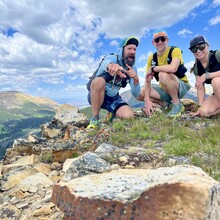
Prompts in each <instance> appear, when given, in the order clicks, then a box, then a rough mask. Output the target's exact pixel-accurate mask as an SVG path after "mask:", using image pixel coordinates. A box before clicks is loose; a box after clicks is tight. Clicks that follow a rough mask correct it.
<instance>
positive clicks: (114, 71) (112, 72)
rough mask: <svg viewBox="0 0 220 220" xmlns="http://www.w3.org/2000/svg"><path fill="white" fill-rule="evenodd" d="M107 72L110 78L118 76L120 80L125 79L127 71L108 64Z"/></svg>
mask: <svg viewBox="0 0 220 220" xmlns="http://www.w3.org/2000/svg"><path fill="white" fill-rule="evenodd" d="M107 71H108V73H109V74H110V75H111V76H115V75H118V76H120V77H121V78H126V73H127V70H125V69H124V68H123V67H121V66H120V65H118V64H116V63H110V64H109V65H108V67H107Z"/></svg>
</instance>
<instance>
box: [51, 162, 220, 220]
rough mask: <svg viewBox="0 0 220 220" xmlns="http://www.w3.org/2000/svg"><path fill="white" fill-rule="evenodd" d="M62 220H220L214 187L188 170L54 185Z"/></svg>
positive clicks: (123, 173) (114, 174)
mask: <svg viewBox="0 0 220 220" xmlns="http://www.w3.org/2000/svg"><path fill="white" fill-rule="evenodd" d="M52 202H54V203H55V204H56V205H57V206H58V208H59V209H60V210H61V211H63V213H64V216H65V219H66V220H70V219H75V220H80V219H90V220H93V219H103V220H104V219H123V220H130V219H135V220H143V219H152V220H153V219H155V220H165V219H169V220H171V219H195V220H204V219H205V220H219V219H220V184H219V182H217V181H215V180H214V179H212V178H211V177H209V176H208V175H207V174H206V173H205V172H204V171H202V169H200V168H198V167H194V166H188V165H185V166H174V167H162V168H159V169H155V170H150V169H127V170H126V169H120V170H114V171H111V172H108V173H103V174H93V175H88V176H84V177H81V178H77V179H73V180H71V181H69V182H60V183H58V184H56V185H55V186H54V187H53V194H52Z"/></svg>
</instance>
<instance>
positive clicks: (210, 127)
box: [94, 113, 220, 180]
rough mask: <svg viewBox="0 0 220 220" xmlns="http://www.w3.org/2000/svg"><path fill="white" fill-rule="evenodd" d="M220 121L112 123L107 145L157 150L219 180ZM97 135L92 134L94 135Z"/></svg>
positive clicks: (157, 118)
mask: <svg viewBox="0 0 220 220" xmlns="http://www.w3.org/2000/svg"><path fill="white" fill-rule="evenodd" d="M219 122H220V117H217V118H212V119H193V118H191V119H190V120H189V119H188V120H184V119H181V118H178V119H175V120H174V119H170V118H167V117H166V116H165V115H163V114H159V113H156V114H154V115H153V116H152V117H151V118H144V117H140V118H135V119H129V120H116V121H114V122H113V123H112V124H111V126H112V129H111V132H110V136H109V140H108V142H109V143H111V144H113V145H115V146H120V147H123V146H141V147H144V148H146V150H149V149H152V150H154V149H156V148H155V146H156V145H157V144H158V143H160V146H161V147H162V148H163V150H164V152H165V154H166V155H165V158H169V157H172V156H184V157H187V158H189V159H191V163H192V165H195V166H199V167H201V168H202V169H203V170H204V171H206V172H207V173H208V174H209V175H210V176H212V177H213V178H215V179H216V180H220V150H219V149H220V136H219V134H220V123H219ZM95 133H97V131H96V132H94V134H95Z"/></svg>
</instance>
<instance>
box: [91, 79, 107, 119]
mask: <svg viewBox="0 0 220 220" xmlns="http://www.w3.org/2000/svg"><path fill="white" fill-rule="evenodd" d="M105 84H106V82H105V79H104V78H102V77H97V78H95V79H94V80H93V81H92V83H91V89H90V90H91V105H92V115H93V116H94V117H98V116H99V112H100V108H101V106H102V103H103V101H104V96H105ZM97 119H98V118H97Z"/></svg>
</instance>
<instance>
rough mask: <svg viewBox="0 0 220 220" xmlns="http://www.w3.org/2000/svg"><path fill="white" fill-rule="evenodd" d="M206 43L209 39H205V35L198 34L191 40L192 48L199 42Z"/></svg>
mask: <svg viewBox="0 0 220 220" xmlns="http://www.w3.org/2000/svg"><path fill="white" fill-rule="evenodd" d="M204 43H208V42H207V40H206V39H205V37H203V36H197V37H195V38H193V39H192V40H191V41H190V48H189V49H190V50H191V49H192V48H193V47H195V46H196V45H198V44H204Z"/></svg>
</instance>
